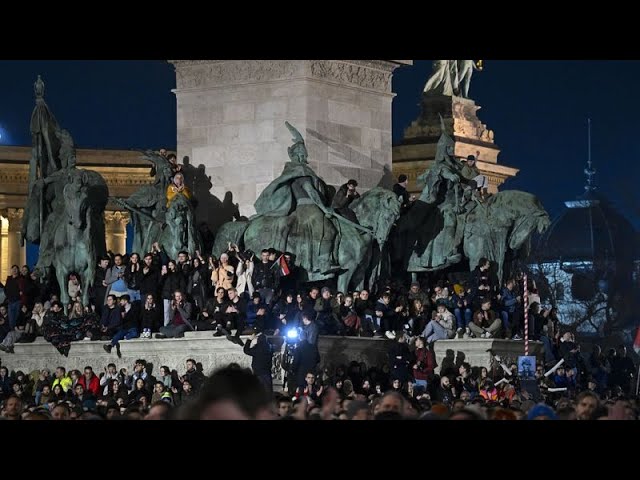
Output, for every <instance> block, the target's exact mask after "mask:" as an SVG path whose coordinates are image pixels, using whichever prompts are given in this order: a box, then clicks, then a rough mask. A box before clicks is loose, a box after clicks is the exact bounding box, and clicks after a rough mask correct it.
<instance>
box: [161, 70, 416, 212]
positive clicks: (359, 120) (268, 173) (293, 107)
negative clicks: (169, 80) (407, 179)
mask: <svg viewBox="0 0 640 480" xmlns="http://www.w3.org/2000/svg"><path fill="white" fill-rule="evenodd" d="M171 63H172V64H173V65H174V66H175V68H176V86H177V88H176V90H175V94H176V99H177V115H178V118H177V124H178V139H177V140H178V157H179V159H182V158H183V156H188V157H189V159H190V163H191V164H192V165H194V166H199V165H203V166H204V168H205V170H206V175H208V176H211V182H212V183H213V188H212V189H211V192H212V193H213V194H214V195H215V196H216V197H218V198H219V199H222V198H223V197H225V194H227V192H230V193H231V195H232V196H233V202H234V203H238V204H239V206H240V213H241V214H242V215H247V216H248V215H252V214H253V213H255V210H254V207H253V204H254V202H255V200H256V198H257V197H258V195H260V193H261V192H262V190H264V188H265V187H266V186H267V185H268V184H269V183H270V182H271V181H272V180H273V179H274V178H276V177H277V176H279V175H280V173H281V172H282V168H283V166H284V164H285V162H287V161H288V155H287V147H289V146H290V145H291V143H292V142H291V134H290V133H289V131H288V130H287V128H286V127H285V125H284V122H285V120H288V121H289V122H290V123H291V124H292V125H293V126H294V127H296V128H297V129H298V130H299V131H300V132H301V133H302V135H303V136H304V138H305V141H306V145H307V149H308V150H309V163H310V165H311V167H312V168H313V169H314V170H315V171H316V172H317V173H318V174H319V175H320V176H321V177H322V178H323V179H324V180H325V181H326V182H327V183H328V184H330V185H334V186H339V185H341V184H342V183H346V181H347V180H348V179H350V178H354V179H356V180H357V181H358V182H359V184H360V190H362V191H364V190H367V189H369V188H372V187H374V186H377V185H378V184H379V183H380V182H381V181H382V180H383V178H384V181H385V182H386V183H392V178H391V101H392V99H393V96H394V95H393V93H392V91H391V76H392V72H393V70H394V69H395V68H396V67H398V66H399V65H401V64H410V63H411V62H410V61H403V60H394V61H388V60H174V61H171Z"/></svg>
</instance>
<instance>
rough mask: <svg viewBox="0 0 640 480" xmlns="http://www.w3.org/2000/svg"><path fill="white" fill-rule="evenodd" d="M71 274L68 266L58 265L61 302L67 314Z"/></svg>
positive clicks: (57, 274) (57, 272) (57, 273)
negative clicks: (69, 275)
mask: <svg viewBox="0 0 640 480" xmlns="http://www.w3.org/2000/svg"><path fill="white" fill-rule="evenodd" d="M68 274H69V269H67V266H66V265H63V264H62V263H59V264H58V265H56V278H57V280H58V285H59V286H60V302H61V303H62V306H63V307H64V313H66V314H68V313H69V312H67V305H68V304H69V290H68V287H69V286H68V285H67V275H68Z"/></svg>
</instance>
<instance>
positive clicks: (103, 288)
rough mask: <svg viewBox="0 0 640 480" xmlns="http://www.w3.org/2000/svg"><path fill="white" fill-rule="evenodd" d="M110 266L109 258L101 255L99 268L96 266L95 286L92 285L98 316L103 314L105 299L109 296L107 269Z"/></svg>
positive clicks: (93, 299)
mask: <svg viewBox="0 0 640 480" xmlns="http://www.w3.org/2000/svg"><path fill="white" fill-rule="evenodd" d="M108 268H109V258H108V257H101V258H100V260H99V261H98V268H96V273H95V275H94V277H93V278H94V280H93V287H92V290H91V291H92V296H91V300H92V302H93V304H94V305H95V306H96V313H97V314H98V316H99V317H100V316H102V309H103V306H104V302H105V299H106V297H107V288H108V286H107V282H106V281H105V280H106V276H107V269H108Z"/></svg>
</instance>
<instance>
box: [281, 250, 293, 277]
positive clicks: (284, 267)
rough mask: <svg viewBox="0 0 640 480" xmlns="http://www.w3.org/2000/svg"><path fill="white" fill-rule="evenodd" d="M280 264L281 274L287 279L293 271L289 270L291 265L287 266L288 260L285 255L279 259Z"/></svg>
mask: <svg viewBox="0 0 640 480" xmlns="http://www.w3.org/2000/svg"><path fill="white" fill-rule="evenodd" d="M278 263H279V265H280V274H281V275H282V276H283V277H286V276H287V275H289V273H291V271H290V270H289V265H287V260H286V259H285V258H284V255H280V258H279V259H278Z"/></svg>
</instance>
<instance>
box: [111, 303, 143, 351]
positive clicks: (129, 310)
mask: <svg viewBox="0 0 640 480" xmlns="http://www.w3.org/2000/svg"><path fill="white" fill-rule="evenodd" d="M120 316H121V317H122V324H121V326H120V329H119V330H118V331H117V332H116V333H115V334H114V335H113V338H112V339H111V343H108V344H106V345H104V349H105V351H106V352H107V353H111V349H112V348H113V347H116V352H117V354H118V358H122V354H121V353H120V340H122V339H125V340H130V339H132V338H136V337H137V336H138V322H139V319H140V301H135V302H133V303H131V299H130V298H129V295H122V296H121V297H120Z"/></svg>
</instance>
